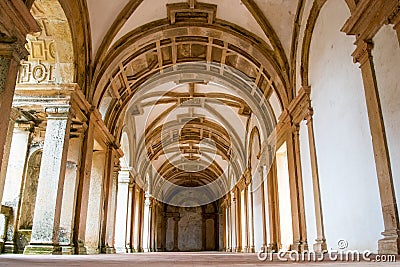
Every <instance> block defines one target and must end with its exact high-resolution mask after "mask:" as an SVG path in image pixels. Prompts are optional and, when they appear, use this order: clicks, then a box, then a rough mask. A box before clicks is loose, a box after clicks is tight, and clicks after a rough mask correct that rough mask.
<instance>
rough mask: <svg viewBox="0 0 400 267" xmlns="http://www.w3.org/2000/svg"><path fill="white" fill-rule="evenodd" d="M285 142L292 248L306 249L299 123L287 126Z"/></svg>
mask: <svg viewBox="0 0 400 267" xmlns="http://www.w3.org/2000/svg"><path fill="white" fill-rule="evenodd" d="M286 144H287V157H288V167H289V186H290V199H291V208H292V225H293V244H292V249H293V250H296V251H304V250H308V245H307V231H306V222H305V210H304V196H303V181H302V174H301V164H300V142H299V125H292V127H290V128H289V132H288V136H287V140H286Z"/></svg>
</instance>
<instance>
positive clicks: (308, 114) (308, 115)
mask: <svg viewBox="0 0 400 267" xmlns="http://www.w3.org/2000/svg"><path fill="white" fill-rule="evenodd" d="M313 116H314V109H313V108H312V107H309V108H308V110H307V111H306V117H305V119H306V121H307V125H308V124H309V123H311V122H312V119H313Z"/></svg>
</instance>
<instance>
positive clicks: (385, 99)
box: [372, 25, 400, 203]
mask: <svg viewBox="0 0 400 267" xmlns="http://www.w3.org/2000/svg"><path fill="white" fill-rule="evenodd" d="M373 41H374V49H373V50H372V52H373V53H372V54H373V57H374V64H375V72H376V79H377V82H378V90H379V96H380V100H381V107H382V113H383V120H384V123H385V130H386V137H387V142H388V147H389V155H390V160H391V164H392V174H393V180H394V187H395V191H396V193H397V194H396V198H397V203H400V202H399V201H400V199H399V195H400V191H399V190H400V128H399V125H400V96H399V92H400V81H399V77H400V68H399V64H400V46H399V42H398V39H397V34H396V32H395V30H393V28H392V26H391V25H386V26H383V28H382V29H381V30H380V31H379V32H378V33H377V34H376V36H375V38H374V39H373Z"/></svg>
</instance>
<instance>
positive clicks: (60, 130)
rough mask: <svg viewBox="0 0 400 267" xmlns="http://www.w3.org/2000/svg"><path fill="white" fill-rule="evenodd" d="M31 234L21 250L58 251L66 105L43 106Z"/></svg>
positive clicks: (67, 116) (67, 118) (67, 126)
mask: <svg viewBox="0 0 400 267" xmlns="http://www.w3.org/2000/svg"><path fill="white" fill-rule="evenodd" d="M46 112H47V114H48V117H47V127H46V135H45V139H44V147H43V155H42V162H41V167H40V174H39V184H38V189H37V197H36V204H35V216H34V218H33V227H32V237H31V241H30V244H29V246H27V247H26V248H25V251H24V253H25V254H58V253H61V248H60V247H59V244H58V236H59V230H60V229H59V228H60V215H61V205H62V197H63V187H64V178H65V168H66V163H67V152H68V141H69V131H70V124H71V119H70V107H69V106H64V107H62V106H57V107H47V108H46Z"/></svg>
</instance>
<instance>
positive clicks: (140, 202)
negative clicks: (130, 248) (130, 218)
mask: <svg viewBox="0 0 400 267" xmlns="http://www.w3.org/2000/svg"><path fill="white" fill-rule="evenodd" d="M144 202H145V193H144V191H143V190H142V189H139V193H138V202H137V206H136V208H137V209H138V213H137V214H138V216H137V218H138V220H137V225H138V227H137V230H138V234H137V243H138V247H137V251H138V252H143V227H144V224H143V222H144V206H145V203H144Z"/></svg>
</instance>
